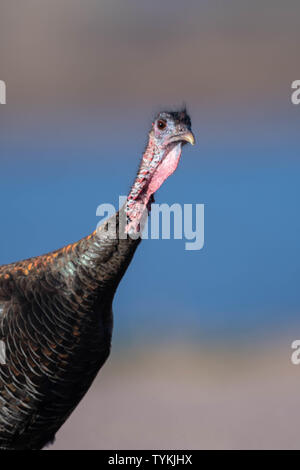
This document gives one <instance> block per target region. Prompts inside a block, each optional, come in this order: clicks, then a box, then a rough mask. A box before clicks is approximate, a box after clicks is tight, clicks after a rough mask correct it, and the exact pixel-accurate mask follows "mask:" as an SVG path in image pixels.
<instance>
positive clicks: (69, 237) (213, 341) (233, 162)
mask: <svg viewBox="0 0 300 470" xmlns="http://www.w3.org/2000/svg"><path fill="white" fill-rule="evenodd" d="M0 11H1V15H0V59H1V60H0V79H2V80H5V81H6V85H7V105H5V106H1V107H0V142H1V148H0V163H1V185H0V201H1V202H0V216H1V231H0V263H1V264H5V263H10V262H13V261H15V260H18V259H23V258H28V257H31V256H35V255H38V254H42V253H45V252H48V251H51V250H54V249H56V248H59V247H61V246H63V245H65V244H68V243H70V242H73V241H76V240H78V239H80V238H81V237H83V236H85V235H87V234H88V233H89V232H91V231H93V230H94V229H95V226H96V224H97V222H98V220H97V217H96V208H97V206H98V205H99V204H101V203H103V202H105V203H112V204H115V205H117V202H118V196H119V195H123V194H127V192H128V190H129V188H130V185H131V183H132V181H133V179H134V176H135V172H136V170H137V166H138V162H139V159H140V157H141V154H142V152H143V149H144V145H145V142H146V137H147V132H148V129H149V126H150V123H151V119H152V117H153V114H154V113H156V112H157V111H159V110H162V109H168V108H171V109H172V108H174V107H175V108H176V107H180V106H181V105H182V103H186V104H187V107H188V111H189V113H190V115H191V118H192V125H193V130H194V133H195V135H196V139H197V145H196V146H195V147H193V148H187V147H185V149H184V152H183V157H182V160H181V162H180V165H179V168H178V169H177V171H176V173H175V174H174V175H173V176H172V177H171V178H170V179H169V180H168V181H167V183H166V184H165V185H164V186H163V187H162V188H161V189H160V190H159V192H158V194H157V195H156V202H159V203H162V202H166V203H169V204H173V203H174V202H178V203H193V204H196V203H204V204H205V245H204V248H203V249H202V250H201V251H199V252H195V251H186V250H185V245H184V241H179V240H173V241H172V240H171V241H169V240H145V241H144V242H143V243H142V245H141V246H140V248H139V250H138V252H137V254H136V256H135V259H134V261H133V262H132V264H131V266H130V268H129V270H128V272H127V273H126V276H125V278H124V279H123V281H122V283H121V285H120V287H119V290H118V293H117V296H116V298H115V303H114V311H115V331H114V340H113V346H114V353H113V355H112V358H111V359H110V362H112V365H110V363H109V365H107V366H106V367H105V370H104V372H103V374H104V376H105V374H107V377H106V382H105V380H104V378H103V377H100V376H101V374H100V375H99V381H98V382H97V383H96V384H95V388H94V389H93V390H92V392H89V395H87V397H86V398H85V399H84V400H83V404H82V405H81V408H80V407H79V409H78V410H77V411H76V412H75V413H74V415H73V417H72V418H71V420H70V422H68V423H67V424H66V425H65V427H64V428H63V430H62V431H61V433H60V434H59V436H61V437H60V438H58V440H57V444H56V447H57V448H78V447H81V448H113V447H114V446H115V447H117V448H136V447H140V448H141V447H147V446H148V447H152V448H153V447H155V448H159V447H160V446H161V448H168V447H170V448H172V447H173V448H174V447H177V448H182V447H186V448H188V447H190V448H191V447H194V448H198V447H199V448H211V447H212V448H238V447H244V448H245V447H259V446H260V447H263V446H265V447H275V448H276V447H277V448H278V447H282V446H283V447H287V448H294V447H297V446H298V442H297V439H296V437H295V436H294V433H293V431H292V430H291V432H290V435H289V436H288V437H287V433H286V429H284V426H280V425H279V423H282V421H284V422H286V423H290V426H292V429H293V426H294V428H295V429H297V416H295V413H294V409H295V407H296V406H298V405H299V400H298V398H297V394H295V396H293V397H292V398H291V396H290V394H291V391H292V389H294V388H293V387H294V385H295V383H296V385H297V386H299V387H300V383H299V379H298V377H299V372H298V371H297V368H296V367H295V366H292V365H291V364H290V354H291V350H290V343H291V341H292V340H294V339H297V338H298V337H299V336H300V315H299V313H300V295H299V274H300V257H299V254H300V253H299V235H300V220H299V200H300V189H299V176H300V159H299V157H300V142H299V122H300V106H299V107H297V106H294V105H292V103H291V83H292V81H294V80H296V79H299V67H298V65H297V57H298V44H299V17H300V5H299V3H298V2H296V1H287V2H285V4H284V5H283V4H282V2H279V1H269V0H268V1H267V0H263V1H260V2H258V1H256V0H255V1H251V2H250V1H246V0H243V1H234V0H229V1H227V2H221V1H210V2H204V1H203V2H198V1H194V0H190V1H188V2H186V4H185V5H183V4H182V2H179V1H177V0H173V1H172V2H171V1H169V0H167V1H165V2H158V1H157V0H153V1H151V2H148V1H144V0H143V1H139V2H138V1H137V0H131V1H130V0H125V1H122V2H121V1H117V0H113V1H112V0H110V1H108V0H107V1H95V0H86V1H85V2H84V3H83V2H79V1H77V0H72V1H70V0H62V1H58V0H52V1H50V0H42V1H37V0H26V2H22V4H18V5H17V4H14V3H11V2H9V1H6V0H4V1H2V2H1V7H0ZM158 351H159V353H158ZM170 351H172V353H170ZM216 351H217V352H216ZM258 351H259V353H258ZM120 353H122V354H121V356H122V357H123V359H122V361H123V362H122V361H121V359H120ZM253 356H255V360H254V359H253V360H251V358H252V357H253ZM124 357H128V360H127V361H126V360H125V359H124ZM151 357H152V358H153V361H152V362H151V360H150V359H149V358H151ZM200 357H201V360H200ZM206 357H207V361H208V362H207V363H206V362H205V358H206ZM237 357H238V358H241V357H243V358H244V359H243V360H240V361H241V363H239V364H236V358H237ZM137 358H141V359H140V360H141V362H137V363H135V361H137ZM183 358H186V360H184V359H183ZM208 358H210V360H209V359H208ZM220 358H221V359H220ZM164 360H165V362H166V364H167V365H166V367H165V368H164V367H163V366H161V367H160V366H159V364H164ZM114 361H115V362H114ZM120 361H121V362H120ZM143 361H144V362H143ZM145 361H146V362H145ZM203 361H204V362H203ZM209 361H211V362H209ZM220 361H221V365H220ZM243 361H250V363H249V362H247V363H246V362H243ZM146 364H147V366H146ZM149 364H152V365H151V367H152V368H153V367H154V366H153V364H158V366H157V367H158V369H157V370H155V373H154V376H153V377H154V378H152V379H151V380H149V384H148V383H147V386H146V385H145V389H147V390H148V393H149V387H150V390H151V387H153V394H154V396H155V397H156V398H155V400H154V402H153V403H152V401H151V400H150V402H149V400H148V399H146V397H145V395H144V389H143V390H142V391H141V394H142V395H143V396H144V397H145V401H144V402H143V401H142V402H141V404H140V414H138V416H140V415H141V414H143V413H146V414H147V410H148V408H149V406H150V405H149V403H152V405H153V410H152V408H151V406H150V408H151V410H152V411H151V417H153V416H156V418H157V420H158V421H159V418H158V415H159V416H160V417H161V416H164V413H165V417H163V418H160V419H161V420H163V424H162V423H160V424H159V426H158V425H157V423H158V421H156V420H155V418H154V417H153V418H152V419H153V422H152V424H151V423H150V424H149V420H150V416H148V418H147V422H148V426H147V430H146V429H145V427H144V426H142V424H141V423H139V421H138V423H139V424H137V421H136V420H134V418H132V416H137V415H133V414H132V413H133V411H134V410H133V411H132V410H131V413H130V415H129V416H126V415H124V414H122V413H124V408H121V411H120V410H118V411H116V409H117V404H116V403H118V404H120V403H122V400H124V406H125V407H127V406H128V401H127V400H125V398H124V395H123V393H122V399H121V397H120V396H119V395H116V397H115V402H114V401H113V398H111V400H112V401H110V400H107V405H106V406H103V409H102V410H101V409H100V410H99V422H98V420H96V421H95V423H93V430H92V431H91V428H90V426H91V424H90V423H91V421H90V420H91V419H92V418H91V415H93V414H94V408H95V407H97V409H98V407H99V406H101V403H104V401H105V393H107V396H108V397H112V395H113V394H114V393H116V392H115V391H116V389H117V390H120V388H121V389H123V385H124V384H123V385H122V386H120V388H119V385H120V383H119V382H120V380H121V379H120V370H122V374H123V375H122V374H121V376H122V377H125V378H124V380H128V392H127V393H128V395H130V394H131V393H132V389H131V388H130V386H129V384H133V385H132V387H133V388H135V390H136V389H138V387H139V386H141V387H142V385H141V384H142V383H143V384H144V382H143V381H144V380H146V378H147V380H148V379H149V374H150V372H149V367H150V366H149ZM170 364H172V367H173V368H174V370H173V372H174V374H175V378H176V380H175V379H174V380H175V382H174V383H176V384H177V385H178V384H179V383H180V381H181V379H180V377H181V374H183V370H184V371H185V373H188V372H187V371H190V373H189V374H188V378H185V379H182V380H184V383H185V384H190V385H186V387H185V390H184V392H182V394H181V393H179V392H178V390H177V385H176V386H175V389H174V387H173V385H170V386H169V385H166V384H165V385H164V387H165V388H164V391H165V394H166V397H167V399H166V403H165V402H163V403H162V401H161V400H162V395H161V393H160V392H159V391H158V390H156V387H157V386H158V385H157V384H159V383H162V382H163V381H164V380H165V379H166V374H168V373H171V372H169V371H170V367H171V366H170ZM174 364H175V365H176V364H178V369H176V366H175V365H174ZM246 364H247V365H246ZM258 364H259V365H258ZM261 364H265V365H264V367H265V369H263V370H261V367H263V366H262V365H261ZM274 364H280V366H278V368H275V370H274V371H273V369H272V365H273V366H274ZM109 367H111V369H109ZM114 367H115V368H114ZM151 367H150V369H151ZM219 367H220V369H221V371H222V373H221V378H220V369H219ZM270 367H271V369H272V371H273V372H272V374H271V376H270V377H269V380H268V381H267V382H265V381H266V378H265V377H266V374H265V371H266V370H268V371H270ZM120 368H121V369H120ZM139 368H140V369H139ZM249 368H250V369H251V374H252V375H251V374H250V373H248V372H245V370H246V371H249ZM139 370H140V372H136V373H135V371H139ZM151 370H152V369H151ZM124 371H125V372H124ZM241 371H242V372H241ZM135 374H136V375H135ZM176 374H177V375H176ZM249 374H250V375H249ZM150 375H151V374H150ZM198 375H199V380H200V382H199V383H198V382H197V383H194V381H193V380H194V379H195V377H198ZM206 376H207V377H206ZM128 377H130V380H129V378H128ZM151 377H152V376H151ZM203 377H206V378H207V380H208V382H209V385H207V384H206V385H205V386H204V385H203V383H202V381H205V380H206V379H204V378H203ZM232 377H234V380H233V378H232ZM287 377H289V380H290V381H289V380H287ZM170 380H171V378H170ZM189 380H190V381H191V382H189ZM195 380H196V379H195ZM197 380H198V379H197ZM236 380H237V381H238V383H239V386H240V387H241V388H240V389H239V388H238V386H237V385H236V382H235V381H236ZM248 381H249V382H251V384H253V383H255V384H256V385H257V397H258V398H253V395H251V400H250V399H249V400H246V402H247V403H248V405H247V403H246V402H245V393H247V392H245V390H247V391H248V390H249V387H248ZM262 381H263V382H262ZM293 381H296V382H295V383H294V382H293ZM104 382H105V383H104ZM121 382H122V380H121ZM282 382H286V384H287V385H286V389H285V390H284V391H283V392H281V394H280V396H278V400H277V399H276V398H274V402H271V404H270V400H269V397H270V394H271V395H272V394H273V393H274V390H275V392H276V391H278V386H279V384H282ZM163 383H164V382H163ZM233 383H234V385H233ZM107 384H108V385H107ZM134 384H135V387H134ZM143 386H144V385H143ZM198 386H199V394H198V393H197V394H196V395H197V398H195V397H194V401H193V400H191V394H192V395H193V393H195V390H196V389H197V390H198V388H197V387H198ZM205 387H207V390H209V391H208V392H207V396H206V395H205V394H204V395H205V399H204V398H203V393H204V392H203V390H206V388H205ZM230 387H232V390H231V388H230ZM224 389H226V390H227V392H228V400H229V401H231V400H232V409H231V412H230V413H229V412H228V416H227V415H225V416H223V418H222V414H220V410H219V409H218V407H216V401H217V402H218V400H219V399H220V397H224ZM95 390H96V391H95ZM298 390H299V389H298ZM101 393H103V395H102V400H104V401H102V402H101ZM155 393H156V394H155ZM93 394H94V395H93ZM120 394H121V391H120ZM89 397H90V398H89ZM103 397H104V398H103ZM172 397H173V398H172ZM207 397H210V400H208V402H206V400H207V399H208V398H207ZM213 397H214V398H213ZM232 397H234V399H233V398H232ZM293 398H294V400H295V402H294V405H295V406H294V408H293V407H292V406H291V405H290V403H291V400H292V399H293ZM92 399H94V401H93V400H92ZM172 399H173V400H174V403H173V402H172ZM257 400H258V401H259V400H262V401H261V409H260V408H259V407H258V405H257V403H258V402H257ZM264 400H265V401H264ZM249 402H250V404H249ZM90 403H93V407H92V405H90ZM186 403H192V404H191V411H190V415H189V413H188V412H187V410H186V409H185V408H182V406H183V405H184V404H186ZM236 403H238V408H237V406H236ZM266 404H268V405H266ZM287 404H289V405H288V406H290V407H291V408H289V409H288V410H287V409H285V412H284V413H283V415H282V416H280V417H277V415H276V413H278V408H280V409H282V406H283V407H284V406H286V405H287ZM89 406H90V408H85V407H89ZM135 406H136V405H135V404H133V408H134V407H135ZM266 406H269V408H270V409H269V412H268V416H267V417H265V419H264V418H261V416H262V415H261V413H262V411H261V410H265V408H266ZM159 407H161V411H160V412H158V410H159V409H160V408H159ZM202 407H204V409H205V412H206V413H208V415H207V422H205V424H203V425H202V424H201V419H198V415H197V410H198V409H199V410H202ZM227 407H228V402H227V403H226V404H224V405H223V406H221V405H220V409H221V408H222V409H224V408H227ZM248 407H249V410H248ZM229 409H230V406H229ZM92 410H93V411H92ZM106 410H110V414H108V411H106ZM247 410H248V411H247ZM292 410H293V411H292ZM289 411H290V413H291V415H290V414H289ZM105 413H107V417H106V419H107V422H106V430H107V429H108V430H109V432H106V433H104V431H103V430H102V433H103V435H102V434H101V432H100V430H101V429H102V427H101V425H100V424H99V427H98V423H101V420H102V419H103V416H104V415H105ZM155 413H157V415H156V414H155ZM168 413H169V414H168ZM199 413H200V415H201V417H203V410H202V411H201V412H200V411H199ZM247 413H248V414H247ZM86 416H89V420H88V421H87V422H86V426H85V428H86V433H84V436H82V435H80V433H79V432H78V436H77V435H74V429H77V428H78V425H77V423H81V422H82V420H83V419H84V417H86ZM170 416H172V420H175V422H177V421H176V420H178V423H181V424H180V425H179V424H178V425H177V426H175V428H176V429H177V431H176V432H175V434H174V431H172V429H174V421H172V420H171V421H170ZM187 416H189V418H187ZM196 416H197V420H196V418H195V417H196ZM253 416H257V422H256V421H254V422H253V423H252V427H251V426H250V425H249V420H250V421H251V419H252V420H253ZM250 417H251V418H250ZM137 419H140V418H137ZM182 419H183V420H185V421H184V423H185V424H182ZM261 419H262V422H261ZM277 419H278V422H277ZM72 420H74V421H72ZM76 420H77V421H76ZM132 420H133V422H132ZM195 420H196V422H195ZM272 420H273V421H272ZM274 420H275V422H274ZM129 421H130V422H131V427H130V426H129V425H128V422H129ZM220 421H221V423H222V426H223V428H224V429H223V428H222V430H221V431H220ZM232 422H234V423H236V426H232V425H230V424H229V423H232ZM69 423H70V424H69ZM167 423H169V424H167ZM170 423H171V424H170ZM172 423H173V424H172ZM157 426H158V428H159V429H160V431H161V432H160V433H159V432H158V430H157ZM222 426H221V427H222ZM228 426H229V428H228ZM230 426H231V427H230ZM261 426H262V427H263V429H264V432H262V435H259V434H257V427H261ZM79 427H80V426H79ZM287 427H288V424H287ZM208 428H209V429H210V431H209V432H207V429H208ZM227 428H228V429H227ZM245 428H247V432H246V433H245V435H243V433H241V429H245ZM178 429H179V430H178ZM183 429H184V431H183ZM289 429H290V428H289ZM88 430H90V433H89V431H88ZM274 430H276V432H275V431H274ZM271 431H272V432H271ZM81 432H82V429H81ZM99 433H100V437H99ZM201 433H202V434H201ZM208 434H209V437H207V436H208ZM154 436H155V437H154ZM293 436H294V438H293ZM264 439H265V440H264Z"/></svg>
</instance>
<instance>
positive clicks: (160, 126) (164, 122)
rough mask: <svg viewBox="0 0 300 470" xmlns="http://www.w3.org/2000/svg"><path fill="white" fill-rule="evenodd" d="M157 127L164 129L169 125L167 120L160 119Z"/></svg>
mask: <svg viewBox="0 0 300 470" xmlns="http://www.w3.org/2000/svg"><path fill="white" fill-rule="evenodd" d="M157 127H158V129H159V130H161V131H163V130H164V129H165V128H166V127H167V123H166V121H164V120H163V119H160V120H159V121H157Z"/></svg>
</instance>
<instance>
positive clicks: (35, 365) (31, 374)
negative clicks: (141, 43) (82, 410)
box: [0, 110, 194, 449]
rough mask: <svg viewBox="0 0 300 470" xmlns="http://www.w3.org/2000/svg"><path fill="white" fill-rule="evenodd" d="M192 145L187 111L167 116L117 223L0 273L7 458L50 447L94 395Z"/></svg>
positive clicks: (0, 406)
mask: <svg viewBox="0 0 300 470" xmlns="http://www.w3.org/2000/svg"><path fill="white" fill-rule="evenodd" d="M186 142H190V143H192V144H193V143H194V137H193V134H192V132H191V121H190V118H189V116H188V115H187V113H186V111H185V110H183V111H179V112H162V113H159V115H158V116H157V117H156V118H155V120H154V122H153V123H152V127H151V130H150V132H149V140H148V145H147V147H146V150H145V153H144V155H143V157H142V161H141V164H140V168H139V171H138V174H137V177H136V179H135V182H134V184H133V186H132V188H131V190H130V193H129V195H128V197H127V201H126V203H125V205H124V206H123V207H122V209H121V210H120V211H119V212H118V213H117V214H115V215H114V216H113V218H111V219H109V220H108V221H106V222H105V223H104V224H103V225H102V226H101V227H100V229H98V230H97V231H95V232H94V233H93V234H91V235H89V236H88V237H86V238H84V239H82V240H80V241H79V242H77V243H74V244H73V245H69V246H66V247H64V248H62V249H60V250H58V251H54V252H53V253H50V254H47V255H43V256H39V257H36V258H31V259H28V260H26V261H20V262H17V263H14V264H10V265H6V266H1V267H0V340H1V341H2V342H3V343H4V344H5V350H6V363H5V364H4V365H0V448H1V449H41V448H42V447H44V446H45V445H46V444H47V443H49V442H51V441H52V440H53V439H54V436H55V433H56V432H57V430H58V429H59V428H60V427H61V425H62V424H63V423H64V422H65V420H66V419H67V418H68V416H69V415H70V414H71V413H72V411H73V410H74V408H75V407H76V406H77V404H78V403H79V401H80V400H81V399H82V397H83V396H84V394H85V393H86V392H87V390H88V389H89V387H90V385H91V383H92V382H93V380H94V378H95V376H96V374H97V372H98V371H99V369H100V368H101V366H102V365H103V364H104V362H105V360H106V359H107V357H108V355H109V352H110V345H111V335H112V324H113V317H112V301H113V297H114V294H115V291H116V288H117V286H118V284H119V282H120V280H121V278H122V276H123V275H124V273H125V271H126V269H127V267H128V265H129V263H130V261H131V259H132V257H133V255H134V252H135V250H136V248H137V246H138V245H139V243H140V240H141V239H140V237H139V236H138V235H139V230H140V228H141V227H140V225H141V220H142V217H143V212H144V211H147V210H149V208H150V204H151V201H152V198H153V194H154V193H155V191H156V190H157V189H158V188H159V187H160V186H161V185H162V183H163V182H164V181H165V180H166V179H167V178H168V176H170V175H171V174H172V173H173V172H174V170H175V169H176V167H177V164H178V162H179V159H180V155H181V147H182V145H183V144H184V143H186ZM122 220H124V221H125V222H124V223H123V225H122V222H121V221H122ZM112 222H115V224H116V227H117V231H116V232H117V234H118V236H117V237H116V236H115V234H113V233H112V232H113V230H112V228H111V227H113V224H112Z"/></svg>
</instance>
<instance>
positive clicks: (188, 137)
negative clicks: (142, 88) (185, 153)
mask: <svg viewBox="0 0 300 470" xmlns="http://www.w3.org/2000/svg"><path fill="white" fill-rule="evenodd" d="M171 142H183V143H184V144H185V143H189V144H191V145H195V137H194V134H193V133H192V131H188V130H186V131H184V132H182V133H180V134H177V135H175V136H173V137H171V139H170V141H169V143H171Z"/></svg>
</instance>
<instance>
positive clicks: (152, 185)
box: [125, 134, 181, 233]
mask: <svg viewBox="0 0 300 470" xmlns="http://www.w3.org/2000/svg"><path fill="white" fill-rule="evenodd" d="M180 156H181V142H176V143H174V144H169V145H167V146H158V145H157V144H156V142H155V139H154V138H153V136H152V135H151V134H150V136H149V142H148V145H147V148H146V150H145V153H144V155H143V157H142V161H141V165H140V168H139V171H138V174H137V177H136V179H135V182H134V184H133V186H132V188H131V190H130V193H129V195H128V197H127V202H126V208H125V211H126V218H127V225H126V232H127V233H132V232H134V233H138V232H141V231H142V229H143V225H144V223H145V220H146V217H147V215H148V211H150V206H151V203H152V202H153V200H154V193H155V192H156V191H157V190H158V189H159V188H160V186H161V185H162V184H163V183H164V181H165V180H166V179H167V178H168V177H169V176H170V175H171V174H172V173H173V172H174V171H175V170H176V168H177V165H178V163H179V159H180Z"/></svg>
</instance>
